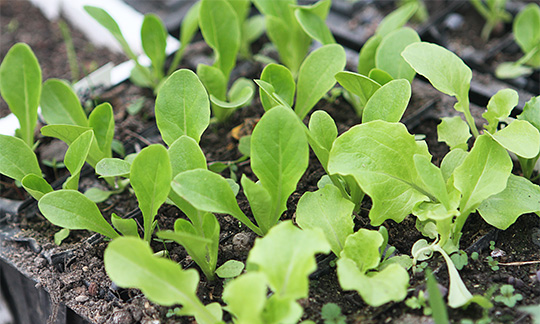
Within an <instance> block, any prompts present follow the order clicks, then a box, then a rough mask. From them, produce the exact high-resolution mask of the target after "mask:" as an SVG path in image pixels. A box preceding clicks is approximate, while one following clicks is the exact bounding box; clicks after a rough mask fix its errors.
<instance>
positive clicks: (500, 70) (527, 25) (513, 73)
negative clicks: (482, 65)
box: [495, 3, 540, 79]
mask: <svg viewBox="0 0 540 324" xmlns="http://www.w3.org/2000/svg"><path fill="white" fill-rule="evenodd" d="M512 31H513V33H514V38H515V39H516V43H517V44H518V45H519V47H520V48H521V50H522V51H523V53H525V55H524V56H523V57H521V58H520V59H519V60H517V61H516V62H505V63H501V64H500V65H499V66H498V67H497V69H496V70H495V75H496V76H497V77H498V78H501V79H514V78H518V77H520V76H523V75H529V74H531V73H532V72H533V69H538V68H540V6H538V4H536V3H530V4H528V5H527V6H526V7H525V8H524V9H523V10H522V11H521V12H520V13H519V14H518V15H517V16H516V18H515V20H514V24H513V28H512Z"/></svg>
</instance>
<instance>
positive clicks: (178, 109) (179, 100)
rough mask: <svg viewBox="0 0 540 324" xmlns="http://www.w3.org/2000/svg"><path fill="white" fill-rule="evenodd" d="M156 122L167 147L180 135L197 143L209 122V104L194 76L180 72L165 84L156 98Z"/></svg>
mask: <svg viewBox="0 0 540 324" xmlns="http://www.w3.org/2000/svg"><path fill="white" fill-rule="evenodd" d="M156 123H157V125H158V128H159V131H160V133H161V136H162V137H163V141H164V142H165V143H167V145H171V144H172V143H173V142H174V141H175V140H176V139H177V138H179V137H180V136H182V135H187V136H189V137H191V138H193V139H194V140H195V141H197V143H198V142H199V140H200V138H201V135H202V133H203V132H204V130H205V129H206V128H207V127H208V124H209V123H210V102H209V100H208V95H207V94H206V90H205V88H204V86H203V84H202V83H201V81H199V78H198V77H197V75H196V74H195V73H193V72H192V71H190V70H186V69H182V70H179V71H176V72H174V73H173V74H172V75H171V76H170V77H169V78H168V79H167V81H165V83H164V84H163V86H162V87H161V89H160V90H159V93H158V96H157V99H156Z"/></svg>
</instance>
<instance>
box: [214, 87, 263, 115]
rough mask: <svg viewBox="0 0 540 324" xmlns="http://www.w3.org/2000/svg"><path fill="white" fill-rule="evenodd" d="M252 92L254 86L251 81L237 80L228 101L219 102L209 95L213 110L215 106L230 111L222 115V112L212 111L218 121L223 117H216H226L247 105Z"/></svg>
mask: <svg viewBox="0 0 540 324" xmlns="http://www.w3.org/2000/svg"><path fill="white" fill-rule="evenodd" d="M254 92H255V86H254V84H253V82H252V81H250V80H248V79H246V78H239V79H237V80H236V81H235V82H234V84H233V85H232V87H231V90H230V91H229V95H228V97H229V101H223V100H219V99H218V98H216V97H214V96H213V95H210V101H211V102H212V104H214V107H213V108H215V106H216V105H217V106H218V107H219V108H221V109H225V110H230V111H227V113H225V114H224V112H218V111H216V110H215V109H214V114H215V115H216V117H217V118H218V119H219V120H224V117H220V116H218V115H220V114H224V116H225V117H228V116H229V115H230V113H232V111H233V110H234V109H236V108H239V107H243V106H246V105H249V103H250V102H251V99H252V98H253V93H254ZM225 119H226V118H225Z"/></svg>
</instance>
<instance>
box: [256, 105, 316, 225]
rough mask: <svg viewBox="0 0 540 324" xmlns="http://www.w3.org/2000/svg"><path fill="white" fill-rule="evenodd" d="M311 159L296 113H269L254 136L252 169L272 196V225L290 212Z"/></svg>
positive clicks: (280, 108) (277, 110)
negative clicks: (287, 211)
mask: <svg viewBox="0 0 540 324" xmlns="http://www.w3.org/2000/svg"><path fill="white" fill-rule="evenodd" d="M308 160H309V147H308V143H307V138H306V135H305V132H304V129H303V125H302V124H301V123H300V121H299V120H298V118H297V117H296V116H295V115H294V112H293V111H292V110H291V109H289V108H286V107H283V106H277V107H274V108H272V109H271V110H269V111H267V112H266V113H265V114H264V115H263V117H262V118H261V120H260V121H259V122H258V123H257V125H256V126H255V129H254V130H253V134H252V135H251V168H252V170H253V173H255V175H256V176H257V177H258V178H259V181H260V182H261V184H262V186H263V187H264V188H265V189H266V190H267V191H268V192H269V193H270V195H271V196H272V209H271V215H272V217H273V219H271V220H270V221H269V223H272V224H275V223H276V222H277V221H278V220H279V218H280V217H281V214H282V213H283V212H284V211H285V210H286V209H287V206H286V205H287V199H288V198H289V196H290V195H291V194H292V193H293V192H294V191H295V190H296V185H297V183H298V181H299V180H300V178H301V177H302V175H303V174H304V172H305V171H306V169H307V165H308ZM265 223H266V222H265Z"/></svg>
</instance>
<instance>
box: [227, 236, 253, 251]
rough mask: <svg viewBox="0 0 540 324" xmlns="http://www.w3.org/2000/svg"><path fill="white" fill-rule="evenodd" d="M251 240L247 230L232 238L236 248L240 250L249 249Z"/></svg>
mask: <svg viewBox="0 0 540 324" xmlns="http://www.w3.org/2000/svg"><path fill="white" fill-rule="evenodd" d="M250 241H251V238H250V235H249V234H248V233H246V232H240V233H238V234H236V235H235V236H234V237H233V239H232V242H233V245H234V248H235V249H237V250H240V251H243V250H247V249H249V242H250Z"/></svg>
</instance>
